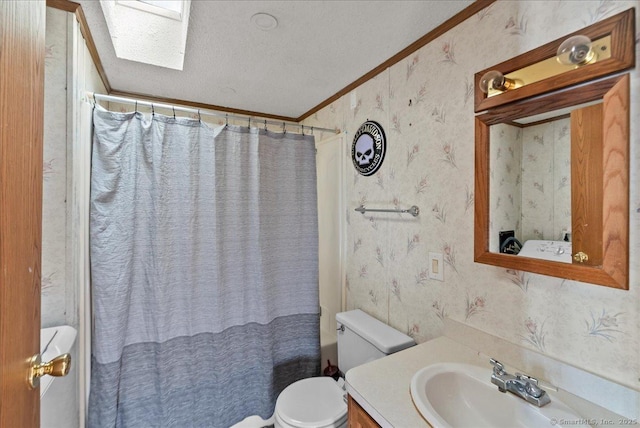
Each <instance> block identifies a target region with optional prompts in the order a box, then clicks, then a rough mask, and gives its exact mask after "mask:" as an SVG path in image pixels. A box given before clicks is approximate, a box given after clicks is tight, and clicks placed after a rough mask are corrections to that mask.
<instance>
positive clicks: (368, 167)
mask: <svg viewBox="0 0 640 428" xmlns="http://www.w3.org/2000/svg"><path fill="white" fill-rule="evenodd" d="M386 151H387V139H386V137H385V135H384V130H383V129H382V126H380V124H379V123H378V122H374V121H372V120H368V121H366V122H365V123H363V124H362V125H361V126H360V128H359V129H358V131H357V132H356V135H355V137H354V138H353V144H352V145H351V160H352V161H353V166H354V167H355V169H356V171H358V172H359V173H360V174H362V175H364V176H369V175H372V174H374V173H375V172H376V171H377V170H378V169H380V166H382V161H384V154H385V153H386Z"/></svg>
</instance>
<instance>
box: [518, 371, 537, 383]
mask: <svg viewBox="0 0 640 428" xmlns="http://www.w3.org/2000/svg"><path fill="white" fill-rule="evenodd" d="M516 379H518V380H522V381H525V382H529V383H531V384H533V385H538V379H536V378H535V377H531V376H529V375H526V374H522V373H516Z"/></svg>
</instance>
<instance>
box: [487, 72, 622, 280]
mask: <svg viewBox="0 0 640 428" xmlns="http://www.w3.org/2000/svg"><path fill="white" fill-rule="evenodd" d="M549 116H551V117H554V118H555V119H554V120H551V119H550V118H549ZM475 127H476V164H475V180H476V187H475V192H476V193H475V199H476V205H475V261H476V262H479V263H486V264H491V265H495V266H501V267H504V268H508V269H514V270H521V271H527V272H533V273H539V274H544V275H550V276H556V277H561V278H567V279H572V280H577V281H583V282H588V283H592V284H600V285H605V286H609V287H615V288H622V289H628V239H629V237H628V234H629V233H628V232H629V230H628V222H629V218H628V217H629V182H628V181H629V160H628V150H629V148H628V147H629V76H628V74H625V75H619V76H616V77H611V78H607V79H603V80H597V81H595V82H592V83H587V84H583V85H580V86H577V87H572V88H569V89H565V90H563V91H558V92H554V93H550V94H546V95H543V96H539V97H533V98H530V99H526V100H521V101H517V102H514V103H511V104H509V105H504V106H500V107H496V108H493V109H491V110H489V111H488V112H486V113H484V114H481V115H478V116H476V119H475ZM527 129H528V131H527ZM507 137H511V138H510V139H509V138H507ZM540 139H543V140H544V141H545V145H547V143H546V142H553V147H554V151H545V152H541V151H539V150H538V149H539V147H535V146H536V145H538V146H542V144H540ZM556 149H557V150H556ZM567 151H568V152H569V154H567ZM506 157H509V158H513V161H512V162H506V161H505V158H506ZM518 159H519V160H518ZM534 159H535V161H536V162H533V160H534ZM538 161H539V162H540V163H542V164H543V165H542V166H537V167H535V168H533V169H532V168H529V166H528V164H536V163H538ZM507 164H509V165H510V166H509V167H507ZM504 174H507V175H506V176H505V175H504ZM492 175H493V177H492ZM518 175H520V177H519V178H518ZM523 187H527V189H524V190H523ZM549 187H551V188H553V189H554V191H553V192H549V193H552V198H551V199H549V200H547V199H541V198H540V195H538V194H536V192H537V193H543V192H541V191H540V190H542V189H544V190H545V192H544V193H545V194H546V193H547V189H548V188H549ZM501 188H502V189H501ZM505 190H506V192H505ZM509 195H511V196H509ZM518 195H519V196H518ZM518 197H519V198H520V203H519V205H520V206H521V208H523V210H522V211H516V210H511V207H510V205H512V204H513V205H514V206H517V205H518V201H517V199H518ZM542 206H544V210H543V211H542V212H541V207H542ZM529 208H535V209H531V210H529V211H527V209H529ZM550 218H551V220H552V221H550ZM510 230H513V231H514V236H515V237H516V238H518V237H520V238H522V239H523V240H524V241H529V240H532V241H536V240H537V241H546V240H550V241H553V242H554V244H548V245H547V247H545V249H544V250H543V251H541V250H540V248H539V245H538V246H534V252H531V253H529V252H527V253H526V254H523V253H522V251H520V252H519V254H504V253H500V242H499V241H500V232H501V231H510ZM563 232H564V233H565V234H564V235H563ZM569 232H570V235H569V236H566V233H569ZM565 237H566V239H568V240H569V241H570V242H567V241H565ZM503 238H505V237H504V236H503ZM506 238H508V237H506ZM520 238H518V239H520ZM537 238H541V239H537ZM563 242H566V244H565V245H567V246H565V247H564V249H561V250H559V249H558V247H559V245H558V243H559V244H561V243H563ZM568 244H570V245H568ZM523 245H524V242H523ZM559 251H563V252H564V253H568V254H570V255H571V258H567V257H565V258H564V259H563V260H559V257H555V255H554V254H547V255H550V257H544V256H542V257H540V255H538V257H536V258H534V257H531V254H535V252H538V253H548V252H550V253H553V252H559ZM568 254H566V255H568Z"/></svg>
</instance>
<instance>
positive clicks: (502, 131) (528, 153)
mask: <svg viewBox="0 0 640 428" xmlns="http://www.w3.org/2000/svg"><path fill="white" fill-rule="evenodd" d="M570 134H571V119H570V115H569V114H567V113H565V112H564V111H560V112H554V114H553V117H550V118H547V119H543V120H537V119H536V118H526V119H521V120H515V121H513V122H511V123H499V124H495V125H491V127H490V134H489V139H490V141H491V144H490V150H491V154H490V165H489V170H490V191H489V194H490V195H491V201H490V203H489V206H490V219H489V229H490V230H489V251H491V252H499V253H507V254H520V255H527V254H528V255H529V257H535V258H544V259H548V260H555V261H559V262H565V263H571V137H570Z"/></svg>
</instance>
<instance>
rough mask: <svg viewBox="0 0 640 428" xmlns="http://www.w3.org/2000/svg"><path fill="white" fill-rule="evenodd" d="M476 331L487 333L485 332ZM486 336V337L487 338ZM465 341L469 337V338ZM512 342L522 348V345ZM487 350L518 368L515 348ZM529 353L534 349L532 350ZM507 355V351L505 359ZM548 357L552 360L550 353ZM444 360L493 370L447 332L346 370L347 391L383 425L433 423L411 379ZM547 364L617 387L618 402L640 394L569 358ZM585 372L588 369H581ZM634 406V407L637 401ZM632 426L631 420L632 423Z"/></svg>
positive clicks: (582, 408)
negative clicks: (418, 404)
mask: <svg viewBox="0 0 640 428" xmlns="http://www.w3.org/2000/svg"><path fill="white" fill-rule="evenodd" d="M455 329H460V327H454V330H455ZM472 333H473V332H472ZM473 334H474V335H475V334H481V335H484V334H485V333H473ZM491 337H492V338H493V339H495V340H494V341H493V342H496V341H498V342H503V341H502V339H498V338H494V337H493V336H491ZM456 339H458V338H456ZM480 339H486V338H483V337H481V338H480ZM488 342H492V340H487V341H486V342H484V343H488ZM464 343H469V342H466V341H465V342H464ZM471 343H472V342H471ZM476 344H477V342H476ZM500 345H501V346H504V344H502V343H500ZM487 346H496V345H495V343H491V344H490V345H487ZM512 346H514V347H516V348H520V347H517V346H516V345H512ZM495 349H498V348H495ZM485 352H496V355H491V356H492V357H495V358H497V359H498V360H500V361H502V362H503V363H505V366H506V368H507V369H509V371H511V369H513V367H511V366H510V365H509V358H513V355H514V353H510V354H509V355H508V356H507V354H508V353H507V352H504V353H502V352H498V351H494V349H491V350H486V349H485ZM518 352H520V353H521V352H522V351H521V350H520V349H519V350H518ZM525 352H527V353H528V352H529V351H525ZM503 354H505V355H504V356H505V357H506V358H505V359H503V356H502V355H503ZM543 358H545V359H548V357H543ZM441 362H456V363H467V364H472V365H477V366H480V367H484V368H487V369H490V368H491V365H490V363H489V355H487V354H485V353H483V352H480V351H476V350H474V349H472V348H471V347H469V346H466V345H463V344H461V343H460V342H458V341H455V340H453V339H451V338H449V337H447V336H442V337H439V338H436V339H433V340H430V341H428V342H425V343H422V344H420V345H417V346H414V347H412V348H409V349H406V350H404V351H401V352H398V353H396V354H392V355H389V356H388V357H385V358H381V359H379V360H375V361H372V362H370V363H367V364H363V365H362V366H358V367H354V368H353V369H351V370H349V371H348V372H347V374H346V384H347V392H349V394H350V395H351V396H352V397H353V398H354V399H355V400H356V401H357V402H358V404H360V406H362V408H363V409H364V410H366V411H367V412H368V413H369V415H371V417H372V418H373V419H374V420H376V422H378V424H380V426H382V427H383V428H386V427H397V428H405V427H406V428H413V427H416V428H417V427H428V426H430V425H429V424H428V423H427V422H426V421H425V420H424V419H423V418H422V415H421V414H420V413H419V412H418V410H417V409H416V408H415V407H414V405H413V401H412V399H411V393H410V392H409V388H410V384H411V378H412V377H413V375H414V374H415V373H416V372H417V371H419V370H420V369H422V368H423V367H425V366H428V365H430V364H435V363H441ZM513 364H515V363H513ZM547 364H548V365H552V366H556V367H557V366H561V369H562V371H563V373H564V372H566V371H567V370H568V371H569V372H570V373H571V376H570V377H571V379H572V380H574V379H576V378H580V377H582V378H581V379H579V380H578V383H580V385H579V386H580V388H584V385H583V384H585V382H586V383H588V384H589V385H591V387H592V388H595V389H596V390H599V391H601V392H603V391H602V390H603V389H606V390H611V388H614V390H615V391H616V392H614V395H616V394H618V395H619V397H617V396H616V397H613V398H614V399H615V400H616V401H618V402H619V401H620V400H621V399H622V400H623V401H627V402H628V401H629V400H631V401H635V400H638V397H640V394H638V393H637V391H629V390H627V389H626V388H624V387H621V386H619V385H615V386H611V385H609V384H611V382H609V381H606V380H603V379H601V378H598V379H595V380H594V379H592V378H593V377H594V376H593V375H592V374H588V373H586V372H582V371H581V370H580V369H577V368H574V367H569V368H568V369H567V365H566V364H565V363H562V362H555V361H553V362H550V363H547ZM518 368H520V370H518V371H520V372H524V373H528V374H530V375H532V376H537V377H538V379H542V380H543V381H548V382H551V381H554V380H555V383H554V384H553V385H562V383H563V382H564V381H565V380H564V379H563V378H562V377H558V378H557V379H551V380H549V379H547V378H545V377H544V376H540V374H539V373H535V372H532V371H531V370H527V364H526V363H525V362H523V363H522V364H521V365H520V366H518ZM580 372H582V373H584V374H581V373H580ZM576 374H577V375H576ZM576 376H577V377H576ZM487 381H489V379H487ZM541 385H542V386H543V387H544V389H546V390H547V391H548V392H549V394H550V395H551V398H552V399H553V397H554V396H556V397H558V398H559V399H560V400H562V401H563V402H564V403H565V404H567V405H569V406H570V407H571V408H572V409H573V410H574V411H576V412H577V413H578V414H579V415H581V416H582V417H584V418H585V419H589V420H596V419H597V420H603V419H607V420H611V421H614V422H616V423H615V424H614V425H613V426H617V425H618V424H617V422H618V421H620V420H623V419H625V417H623V416H619V415H618V414H616V413H614V412H612V411H610V410H607V409H605V408H604V407H601V406H599V405H597V404H594V403H593V402H590V401H587V400H585V399H583V398H580V397H578V396H576V395H573V394H571V393H569V392H567V390H563V389H558V388H555V387H554V386H553V385H550V384H549V383H542V384H541ZM603 385H604V388H603ZM565 388H566V386H565ZM620 388H622V389H620ZM567 389H568V388H567ZM496 393H497V390H496ZM636 402H637V401H636ZM631 407H633V404H632V405H631ZM629 411H630V412H632V413H631V414H629V412H627V415H626V418H633V417H635V418H637V415H636V413H635V412H636V411H637V408H631V409H629ZM639 422H640V421H639ZM622 425H624V423H622ZM626 426H629V425H628V424H627V425H626Z"/></svg>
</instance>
